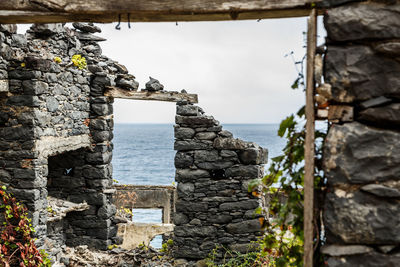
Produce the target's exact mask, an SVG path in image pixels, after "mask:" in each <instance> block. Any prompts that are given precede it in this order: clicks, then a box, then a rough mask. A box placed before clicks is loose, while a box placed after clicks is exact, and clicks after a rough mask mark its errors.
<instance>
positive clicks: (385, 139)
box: [0, 1, 400, 266]
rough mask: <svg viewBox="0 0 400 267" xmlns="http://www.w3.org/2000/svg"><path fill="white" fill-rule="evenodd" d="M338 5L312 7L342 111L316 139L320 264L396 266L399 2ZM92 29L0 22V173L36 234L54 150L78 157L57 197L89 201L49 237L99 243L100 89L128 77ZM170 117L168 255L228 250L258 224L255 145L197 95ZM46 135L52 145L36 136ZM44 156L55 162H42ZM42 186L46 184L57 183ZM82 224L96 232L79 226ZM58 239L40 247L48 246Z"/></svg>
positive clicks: (106, 167) (106, 166) (105, 140)
mask: <svg viewBox="0 0 400 267" xmlns="http://www.w3.org/2000/svg"><path fill="white" fill-rule="evenodd" d="M337 2H338V4H342V5H341V6H338V7H336V8H332V9H329V10H328V11H327V12H326V14H325V15H324V17H325V27H326V29H327V32H328V39H327V44H326V48H327V49H326V52H325V56H324V80H325V82H326V83H328V84H330V85H331V86H332V88H331V90H332V97H331V99H329V102H330V104H331V105H339V106H342V107H346V108H345V110H347V112H350V113H351V112H353V114H352V115H353V116H339V117H338V119H337V120H336V121H334V122H333V123H332V125H331V127H330V130H329V133H328V136H327V138H326V140H325V151H324V168H325V173H326V176H327V179H328V193H327V195H326V199H325V204H324V205H325V209H324V213H325V216H324V224H325V230H326V237H327V242H326V244H325V246H324V248H323V252H324V253H325V254H326V255H327V256H328V259H327V265H328V266H397V265H398V262H400V256H399V253H398V251H399V243H400V235H399V231H398V225H399V224H400V221H399V218H400V216H399V214H400V200H399V198H400V184H399V173H400V170H399V166H400V159H399V156H398V155H400V153H399V152H400V142H399V140H400V133H399V130H398V129H399V126H400V115H399V114H400V112H399V110H400V106H399V105H400V104H399V103H400V101H399V99H400V89H399V88H400V60H399V58H400V41H399V40H400V15H399V14H400V8H399V4H398V1H337ZM100 40H101V39H98V38H96V37H94V36H93V35H91V34H89V33H87V32H80V31H76V30H69V29H65V28H62V27H60V26H56V27H55V28H51V27H50V28H48V27H43V28H42V29H41V27H37V29H36V30H33V31H31V32H30V33H28V35H27V36H22V35H18V34H16V33H15V29H14V27H13V26H8V25H2V26H0V55H1V57H0V103H1V105H0V109H1V112H0V138H1V139H0V164H1V165H0V166H1V168H0V180H1V182H2V183H5V184H7V185H8V186H9V188H11V189H12V191H13V192H14V193H15V194H16V196H17V197H18V198H20V199H21V200H23V201H24V202H25V203H26V204H27V206H28V207H29V209H30V212H31V216H32V218H33V224H34V226H35V228H36V229H37V235H38V236H39V237H41V238H39V240H38V244H39V245H42V244H43V242H44V239H45V237H46V234H48V235H50V236H51V235H54V233H55V232H59V231H58V229H57V227H64V225H56V224H55V225H53V226H52V227H54V228H53V229H52V230H51V229H50V230H49V228H48V227H47V225H46V212H44V210H45V209H46V207H47V196H48V190H47V189H46V185H47V178H48V177H51V173H53V172H55V173H57V172H60V170H65V169H66V167H67V168H68V166H64V165H62V164H61V165H57V162H59V161H57V160H56V158H57V155H58V154H60V153H65V152H69V153H70V154H69V155H70V156H71V155H74V153H78V154H79V155H81V156H82V155H83V156H82V157H73V156H72V157H71V158H73V159H74V160H72V159H71V162H73V163H71V164H72V165H74V172H73V175H72V176H68V175H67V176H66V177H64V176H61V177H60V178H61V179H64V181H73V182H72V183H68V185H69V186H70V188H69V189H68V190H70V192H74V194H73V196H74V197H72V198H71V197H70V198H69V200H71V201H77V202H81V201H87V202H88V203H89V204H91V207H90V208H89V210H87V211H83V212H79V213H75V214H70V215H68V216H67V219H66V221H70V222H71V224H68V225H69V226H70V227H72V230H71V231H67V232H65V233H64V234H65V235H64V236H62V237H54V238H55V239H57V238H58V239H61V240H65V239H67V240H69V242H70V244H77V243H78V242H79V244H82V243H87V244H89V245H92V246H96V247H103V248H104V246H105V245H107V244H110V243H111V242H113V241H115V239H114V240H113V239H112V237H113V236H114V232H115V231H116V227H115V226H114V224H113V214H114V212H115V209H114V207H113V206H112V205H111V203H110V198H111V194H112V193H113V190H112V189H110V186H111V174H112V168H111V164H110V161H111V154H112V143H111V141H110V140H111V139H112V128H113V122H112V99H111V98H107V97H104V96H103V90H104V86H107V85H113V84H115V83H117V85H118V86H120V87H124V86H125V87H126V88H135V87H136V88H137V83H136V82H135V81H134V79H133V78H132V76H129V74H127V71H126V68H124V67H123V66H122V65H119V64H118V63H117V62H114V61H112V60H109V59H108V58H106V57H105V56H102V55H101V49H100V47H99V46H98V44H97V42H98V41H100ZM73 54H81V55H83V56H85V57H86V58H87V60H88V65H89V67H88V70H89V71H88V72H87V71H80V70H78V69H76V68H73V67H67V66H65V65H58V64H55V63H54V62H53V61H52V59H53V57H54V56H59V57H61V58H62V59H63V61H64V62H68V61H69V60H70V58H71V56H72V55H73ZM46 55H48V56H47V57H46ZM21 63H25V67H22V66H21ZM72 96H73V97H72ZM177 114H178V115H177V117H176V124H177V125H176V129H175V137H176V143H175V149H176V150H177V151H178V152H177V154H176V159H175V165H176V168H177V173H176V180H177V182H178V199H177V204H176V213H175V216H174V221H175V224H176V230H175V237H174V240H175V245H176V246H177V247H176V249H175V254H176V256H177V257H184V258H196V259H197V258H202V257H204V256H205V255H206V254H207V252H208V251H210V250H211V249H213V248H214V244H215V243H218V244H222V245H224V244H234V245H239V247H240V246H241V244H245V243H246V242H247V241H248V239H249V237H250V238H256V236H258V235H260V232H259V231H258V229H257V226H258V225H257V224H256V221H257V218H255V217H254V213H253V209H254V208H256V207H258V206H259V205H260V204H261V203H260V200H258V199H257V198H254V197H252V196H249V195H248V193H247V182H248V181H249V180H250V178H256V177H260V176H261V175H262V171H261V166H260V165H259V164H262V163H263V161H264V158H263V156H262V155H264V153H265V152H264V150H262V149H261V148H258V147H257V146H254V147H251V146H252V145H251V144H249V143H245V142H241V141H234V139H232V138H231V135H230V133H228V132H226V131H223V130H222V128H221V127H220V126H219V125H218V123H217V122H216V121H215V120H213V119H212V118H210V117H206V116H205V115H204V114H202V111H201V109H199V108H198V107H196V106H192V105H188V104H186V103H180V104H179V105H178V106H177ZM342 115H343V114H342ZM87 119H90V120H87ZM54 126H55V127H54ZM88 136H90V138H87V137H88ZM45 140H47V141H48V140H54V141H55V142H52V143H53V144H57V145H55V146H50V147H49V146H46V144H48V143H49V142H46V141H45ZM78 149H81V150H80V151H79V152H76V151H77V150H78ZM74 151H75V152H74ZM245 151H251V152H249V153H247V154H248V155H247V156H245V157H250V158H251V157H255V158H256V159H257V160H256V161H247V160H246V159H243V158H242V157H243V156H242V154H246V153H245ZM67 156H68V155H67ZM49 157H51V158H49ZM49 159H50V161H53V160H55V162H56V163H55V164H52V163H50V167H51V170H49V169H48V165H49V163H48V162H49ZM253 159H254V158H253ZM76 161H77V162H76ZM67 165H68V164H67ZM52 166H53V167H52ZM57 166H58V167H57ZM60 178H58V179H60ZM51 180H53V181H54V180H55V179H51ZM58 181H61V180H58ZM83 184H84V185H85V187H84V188H82V185H83ZM53 185H54V187H53V188H57V181H56V182H54V183H53ZM65 190H67V189H65ZM68 190H67V191H66V192H68ZM64 193H65V192H64ZM232 193H235V195H232ZM68 195H70V193H68ZM60 197H61V196H60ZM67 198H68V197H67ZM74 222H76V224H75V225H74ZM94 222H96V224H94V225H96V226H95V229H97V231H90V228H93V223H94ZM78 224H79V225H78ZM89 226H90V227H89ZM96 227H97V228H96ZM49 231H50V232H49ZM210 236H211V238H210ZM245 239H246V240H245ZM75 241H76V242H75ZM56 242H58V241H56ZM244 246H245V245H243V246H242V248H243V247H244ZM178 248H179V249H178ZM57 249H58V248H54V250H50V251H49V252H50V254H52V255H53V256H55V255H57V254H58V251H57Z"/></svg>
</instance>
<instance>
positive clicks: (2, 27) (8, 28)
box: [0, 24, 17, 34]
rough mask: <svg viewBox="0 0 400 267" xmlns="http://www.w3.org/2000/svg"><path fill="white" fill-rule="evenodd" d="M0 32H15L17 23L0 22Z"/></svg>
mask: <svg viewBox="0 0 400 267" xmlns="http://www.w3.org/2000/svg"><path fill="white" fill-rule="evenodd" d="M0 32H5V33H7V34H13V33H16V32H17V24H0Z"/></svg>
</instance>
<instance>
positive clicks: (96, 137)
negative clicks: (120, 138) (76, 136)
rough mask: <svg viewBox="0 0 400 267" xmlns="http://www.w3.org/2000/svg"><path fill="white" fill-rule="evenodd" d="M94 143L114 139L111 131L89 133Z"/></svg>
mask: <svg viewBox="0 0 400 267" xmlns="http://www.w3.org/2000/svg"><path fill="white" fill-rule="evenodd" d="M91 133H92V139H93V141H94V142H97V143H101V142H104V141H111V140H112V139H113V137H114V135H113V133H112V131H91Z"/></svg>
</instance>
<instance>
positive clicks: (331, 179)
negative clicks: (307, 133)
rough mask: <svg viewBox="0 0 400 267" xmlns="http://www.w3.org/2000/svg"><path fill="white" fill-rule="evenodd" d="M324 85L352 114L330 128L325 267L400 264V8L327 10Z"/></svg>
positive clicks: (378, 5) (392, 4)
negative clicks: (352, 115) (326, 266)
mask: <svg viewBox="0 0 400 267" xmlns="http://www.w3.org/2000/svg"><path fill="white" fill-rule="evenodd" d="M324 19H325V27H326V30H327V32H328V38H327V52H326V55H325V74H324V76H325V82H327V83H329V84H330V85H331V86H332V88H331V90H332V97H331V99H330V103H331V104H335V105H346V106H349V107H351V109H353V110H354V121H347V122H345V121H341V120H340V119H339V120H337V122H335V123H333V124H332V125H331V127H330V130H329V133H328V136H327V138H326V140H325V148H324V149H325V151H324V168H325V173H326V177H327V179H328V193H327V195H326V200H325V210H324V213H325V218H324V223H325V229H326V236H327V244H326V245H325V247H324V248H323V252H324V253H325V254H326V255H327V256H328V258H327V265H328V266H399V264H400V254H399V247H400V246H399V245H400V231H399V225H400V180H399V177H400V176H399V174H400V157H399V155H400V132H399V125H400V112H399V111H400V110H399V105H400V41H399V40H400V5H399V3H398V1H376V2H375V1H368V2H367V3H352V4H346V5H343V6H340V7H337V8H334V9H331V10H328V11H327V14H326V15H325V18H324Z"/></svg>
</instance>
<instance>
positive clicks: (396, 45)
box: [374, 41, 400, 56]
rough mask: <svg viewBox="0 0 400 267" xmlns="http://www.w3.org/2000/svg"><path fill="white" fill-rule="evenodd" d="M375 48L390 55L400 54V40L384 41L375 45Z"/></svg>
mask: <svg viewBox="0 0 400 267" xmlns="http://www.w3.org/2000/svg"><path fill="white" fill-rule="evenodd" d="M374 49H375V50H376V51H377V52H379V53H382V54H385V55H389V56H400V41H384V42H381V43H378V44H377V45H375V46H374Z"/></svg>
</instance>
